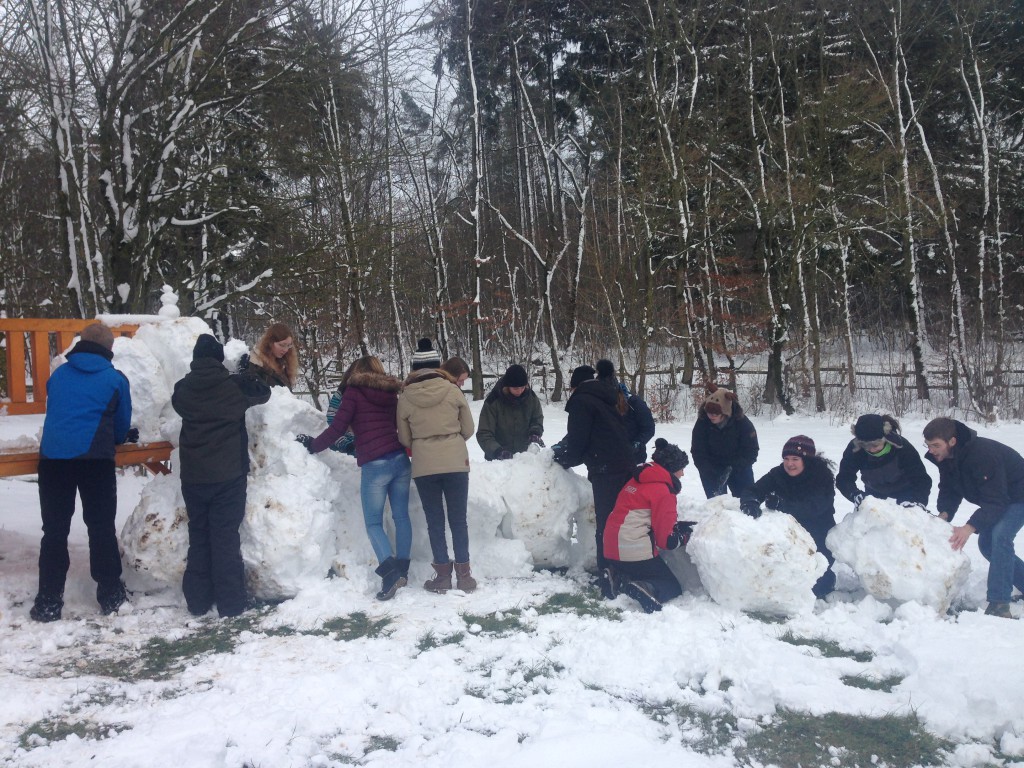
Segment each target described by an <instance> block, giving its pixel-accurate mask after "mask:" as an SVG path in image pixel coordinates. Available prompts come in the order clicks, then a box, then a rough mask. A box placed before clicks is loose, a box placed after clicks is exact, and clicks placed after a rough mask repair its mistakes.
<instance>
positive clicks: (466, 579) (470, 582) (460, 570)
mask: <svg viewBox="0 0 1024 768" xmlns="http://www.w3.org/2000/svg"><path fill="white" fill-rule="evenodd" d="M455 586H456V587H458V588H459V589H461V590H462V591H463V592H472V591H473V590H474V589H476V579H474V578H473V572H472V571H471V570H470V568H469V562H468V561H467V562H465V563H456V564H455Z"/></svg>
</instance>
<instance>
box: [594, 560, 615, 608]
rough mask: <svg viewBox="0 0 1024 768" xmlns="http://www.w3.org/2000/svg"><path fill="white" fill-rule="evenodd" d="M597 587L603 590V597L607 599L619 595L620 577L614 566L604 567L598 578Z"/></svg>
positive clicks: (612, 598)
mask: <svg viewBox="0 0 1024 768" xmlns="http://www.w3.org/2000/svg"><path fill="white" fill-rule="evenodd" d="M597 587H598V589H600V590H601V597H603V598H604V599H605V600H614V599H615V598H616V597H618V596H619V577H618V575H617V574H616V573H615V570H614V569H612V568H602V569H601V573H600V575H599V576H598V578H597Z"/></svg>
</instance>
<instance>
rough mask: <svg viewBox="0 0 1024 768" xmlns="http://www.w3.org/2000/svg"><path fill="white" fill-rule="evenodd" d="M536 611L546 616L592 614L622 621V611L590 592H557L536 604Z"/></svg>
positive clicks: (598, 617)
mask: <svg viewBox="0 0 1024 768" xmlns="http://www.w3.org/2000/svg"><path fill="white" fill-rule="evenodd" d="M537 613H538V614H540V615H541V616H547V615H549V614H552V613H575V614H576V615H577V616H593V617H594V618H596V619H607V620H608V621H622V611H621V610H619V609H618V608H611V607H609V606H606V605H604V603H603V602H602V601H601V600H599V599H598V598H595V597H594V595H593V594H592V593H588V594H584V593H582V592H558V593H556V594H554V595H551V596H550V597H549V598H548V599H547V600H545V601H544V602H543V603H541V604H540V605H538V606H537Z"/></svg>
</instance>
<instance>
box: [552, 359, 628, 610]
mask: <svg viewBox="0 0 1024 768" xmlns="http://www.w3.org/2000/svg"><path fill="white" fill-rule="evenodd" d="M595 375H596V371H595V370H594V369H593V368H591V367H590V366H589V365H581V366H580V367H578V368H576V369H575V370H574V371H573V372H572V376H571V378H570V382H569V388H570V391H571V392H572V394H571V395H570V396H569V400H568V402H566V404H565V410H566V412H567V413H568V414H569V424H568V429H567V432H566V435H565V437H564V438H562V440H561V442H560V443H559V444H558V446H556V447H555V461H557V462H558V463H559V464H561V465H562V466H563V467H565V468H566V469H569V468H570V467H575V466H577V465H579V464H586V466H587V479H588V480H590V486H591V488H592V489H593V491H594V514H595V517H596V518H597V531H596V539H597V567H598V572H599V573H601V572H602V571H603V570H604V566H605V560H604V553H603V549H604V526H605V523H606V522H607V520H608V516H609V515H610V514H611V513H612V509H613V508H614V507H615V500H616V499H617V498H618V495H619V491H621V490H622V486H624V485H625V484H626V483H627V482H628V481H629V480H630V478H632V476H633V470H634V468H635V467H636V463H635V461H634V459H633V446H632V443H631V442H630V440H629V433H628V431H627V428H626V421H625V418H624V414H623V413H621V412H620V411H618V410H617V406H618V404H619V389H618V386H617V385H615V384H614V383H609V382H606V381H599V380H597V379H595V378H594V376H595ZM600 587H601V590H602V592H603V593H604V594H605V597H609V598H611V597H614V595H613V594H611V586H610V584H606V583H601V584H600Z"/></svg>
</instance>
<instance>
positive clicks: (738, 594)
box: [687, 509, 828, 616]
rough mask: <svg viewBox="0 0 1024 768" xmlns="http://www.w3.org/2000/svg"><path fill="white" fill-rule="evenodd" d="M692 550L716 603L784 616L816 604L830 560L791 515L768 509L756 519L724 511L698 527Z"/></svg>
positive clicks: (702, 580) (691, 541)
mask: <svg viewBox="0 0 1024 768" xmlns="http://www.w3.org/2000/svg"><path fill="white" fill-rule="evenodd" d="M687 551H688V552H689V554H690V557H691V558H692V559H693V562H694V564H695V565H696V566H697V571H698V573H699V574H700V580H701V583H702V584H703V585H704V588H705V589H706V590H707V592H708V594H709V595H710V596H711V599H712V600H714V601H715V602H716V603H719V604H721V605H724V606H726V607H727V608H733V609H736V610H741V611H754V612H763V613H774V614H782V615H787V616H788V615H794V614H799V613H807V612H810V611H811V610H813V608H814V599H815V598H814V593H813V592H812V591H811V590H812V588H813V587H814V583H815V582H816V581H817V580H818V578H819V577H820V576H821V575H822V574H823V573H825V570H826V569H827V568H828V561H827V560H826V559H825V557H824V555H821V554H819V553H818V552H817V550H816V548H815V546H814V540H813V539H812V538H811V535H810V534H809V533H807V531H805V530H804V529H803V527H802V526H801V525H800V524H799V523H798V522H797V521H796V520H795V519H794V518H793V517H792V516H791V515H786V514H783V513H781V512H770V511H769V512H765V513H764V514H763V515H761V517H760V518H758V519H757V520H754V519H753V518H751V517H748V516H747V515H744V514H743V513H742V512H739V511H737V510H734V509H720V510H719V511H717V512H714V513H713V514H712V515H710V516H709V517H708V518H706V519H705V520H703V521H702V522H701V523H700V524H699V525H698V526H697V527H696V529H695V530H694V533H693V538H691V539H690V543H689V544H688V545H687Z"/></svg>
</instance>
